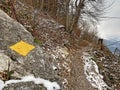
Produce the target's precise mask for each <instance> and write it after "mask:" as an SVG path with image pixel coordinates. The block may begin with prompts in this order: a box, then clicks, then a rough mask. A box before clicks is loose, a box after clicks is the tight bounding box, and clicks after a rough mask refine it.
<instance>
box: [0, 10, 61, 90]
mask: <svg viewBox="0 0 120 90" xmlns="http://www.w3.org/2000/svg"><path fill="white" fill-rule="evenodd" d="M21 40H22V41H25V42H27V43H29V44H31V45H34V46H35V48H34V49H33V50H32V51H30V53H28V54H27V55H26V56H22V55H20V54H19V53H17V52H15V51H14V50H11V49H10V46H12V45H14V44H16V43H17V42H19V41H21ZM52 59H53V58H52V57H51V55H50V54H49V53H47V51H46V50H44V48H43V47H40V46H39V45H37V44H36V43H34V37H33V36H32V35H31V33H30V32H28V31H27V30H26V29H25V27H24V26H23V25H21V24H20V23H19V22H17V21H15V20H14V19H12V18H10V17H9V16H8V15H7V14H6V13H5V12H4V11H2V10H0V72H3V71H4V70H6V69H7V68H8V63H9V61H10V70H12V71H14V73H13V74H12V76H13V77H14V78H13V79H15V78H20V77H22V76H26V75H30V74H32V75H34V76H35V77H40V78H44V79H47V80H50V81H56V82H59V78H58V76H57V73H56V72H55V71H54V70H53V66H52V65H53V64H51V63H52V62H50V61H52ZM35 86H36V85H35V84H32V82H31V83H20V84H18V83H17V84H11V85H8V86H7V87H6V88H4V90H14V89H16V90H38V89H39V90H45V88H41V87H43V86H39V85H37V86H36V87H35ZM21 87H26V88H27V89H24V88H21ZM35 88H37V89H35Z"/></svg>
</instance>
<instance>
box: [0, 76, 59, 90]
mask: <svg viewBox="0 0 120 90" xmlns="http://www.w3.org/2000/svg"><path fill="white" fill-rule="evenodd" d="M30 81H33V82H34V83H35V84H42V85H43V86H44V87H46V88H47V90H59V89H60V86H59V85H58V84H57V83H56V82H50V81H48V80H45V79H42V78H35V77H34V76H32V75H29V76H25V77H22V78H21V80H9V81H6V82H5V83H4V82H3V81H2V80H0V90H2V89H3V88H4V87H5V86H7V85H9V84H13V83H20V82H30Z"/></svg>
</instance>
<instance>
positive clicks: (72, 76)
mask: <svg viewBox="0 0 120 90" xmlns="http://www.w3.org/2000/svg"><path fill="white" fill-rule="evenodd" d="M83 51H84V50H79V51H75V52H73V53H72V54H73V55H71V64H70V67H71V71H70V73H69V75H68V76H67V77H66V78H67V80H68V86H67V87H68V88H67V89H66V90H96V89H94V87H92V86H91V84H90V83H89V82H88V80H87V79H86V76H85V74H84V62H83V60H82V59H81V55H82V52H83ZM72 56H73V57H72Z"/></svg>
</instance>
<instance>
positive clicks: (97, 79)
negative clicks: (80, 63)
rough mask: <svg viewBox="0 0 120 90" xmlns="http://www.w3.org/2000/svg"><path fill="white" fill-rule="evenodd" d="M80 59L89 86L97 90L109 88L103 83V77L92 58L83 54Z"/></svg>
mask: <svg viewBox="0 0 120 90" xmlns="http://www.w3.org/2000/svg"><path fill="white" fill-rule="evenodd" d="M82 58H83V60H84V63H85V65H84V73H85V75H86V78H87V80H88V81H89V82H90V84H91V85H92V86H93V87H95V88H98V90H107V88H109V87H108V85H107V84H106V83H105V82H104V81H103V76H102V75H101V74H100V73H99V70H98V66H97V64H96V63H95V62H94V61H93V60H92V58H93V57H92V56H90V55H89V54H88V53H85V52H84V53H83V56H82Z"/></svg>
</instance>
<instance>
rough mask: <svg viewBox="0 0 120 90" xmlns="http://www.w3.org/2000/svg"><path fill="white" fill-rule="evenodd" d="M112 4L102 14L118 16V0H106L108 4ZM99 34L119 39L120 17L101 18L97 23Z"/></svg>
mask: <svg viewBox="0 0 120 90" xmlns="http://www.w3.org/2000/svg"><path fill="white" fill-rule="evenodd" d="M113 1H115V2H114V4H113V5H112V6H111V7H109V8H108V9H106V14H105V15H104V16H108V17H120V0H107V2H108V4H110V3H112V2H113ZM98 32H99V36H100V37H101V38H104V39H116V40H120V18H117V19H115V18H109V19H103V20H102V21H101V22H100V24H99V25H98Z"/></svg>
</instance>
